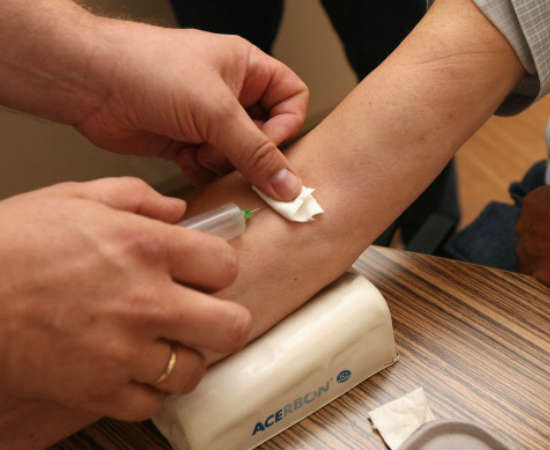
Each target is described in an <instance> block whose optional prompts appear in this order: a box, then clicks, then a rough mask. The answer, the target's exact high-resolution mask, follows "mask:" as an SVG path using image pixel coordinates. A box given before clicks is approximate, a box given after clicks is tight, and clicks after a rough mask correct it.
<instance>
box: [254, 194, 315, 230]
mask: <svg viewBox="0 0 550 450" xmlns="http://www.w3.org/2000/svg"><path fill="white" fill-rule="evenodd" d="M252 190H253V191H254V192H256V194H258V195H259V196H260V198H261V199H262V200H263V201H264V202H266V203H267V204H268V205H269V206H270V207H271V208H272V209H273V210H275V211H276V212H278V213H279V214H280V215H281V216H283V217H284V218H285V219H287V220H290V221H291V222H311V221H313V220H315V219H314V218H313V217H314V216H316V215H317V214H322V213H324V212H325V210H324V209H323V208H322V207H321V205H320V204H319V203H318V202H317V200H316V199H315V197H313V193H314V192H315V189H313V188H310V187H306V186H302V192H300V195H298V197H296V198H295V199H294V200H293V201H291V202H280V201H278V200H274V199H272V198H271V197H268V196H267V195H265V194H264V193H263V192H262V191H260V190H259V189H258V188H257V187H255V186H252Z"/></svg>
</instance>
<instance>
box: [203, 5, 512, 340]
mask: <svg viewBox="0 0 550 450" xmlns="http://www.w3.org/2000/svg"><path fill="white" fill-rule="evenodd" d="M521 73H522V69H521V66H520V64H519V62H518V60H517V58H516V56H515V54H514V53H513V51H512V49H511V48H510V47H509V46H508V44H507V43H506V41H505V40H504V38H503V37H502V36H501V35H500V34H499V33H498V32H497V31H496V30H495V29H494V28H493V27H492V25H490V24H489V23H488V22H487V21H486V19H485V18H484V17H483V16H482V15H481V13H480V12H479V11H478V10H477V9H476V8H475V6H473V4H471V3H470V2H466V1H458V0H457V1H446V2H440V3H439V4H436V6H434V10H433V11H432V12H431V13H430V14H428V16H427V17H426V18H425V19H424V20H423V22H422V23H421V24H420V25H419V26H418V27H417V29H416V30H415V31H414V32H413V34H412V35H411V36H410V37H409V38H408V39H407V40H406V41H405V42H404V43H403V44H402V45H401V47H400V48H399V49H398V50H397V51H396V52H395V53H394V54H393V55H392V56H391V57H390V58H389V59H388V60H387V61H386V62H384V64H382V66H380V67H379V68H378V69H377V70H376V71H375V72H373V73H372V74H371V75H370V76H369V77H367V79H365V80H364V81H363V82H362V83H361V84H360V85H359V87H358V88H356V89H355V90H354V91H353V92H352V93H351V94H350V95H349V96H348V98H346V99H345V100H344V102H343V103H342V104H341V105H340V106H339V107H338V108H337V109H336V110H335V111H334V112H333V113H332V114H331V115H330V116H329V117H328V118H327V119H326V120H325V121H324V122H323V123H322V124H321V125H319V126H318V127H317V128H316V129H315V130H313V131H312V132H311V133H310V134H308V135H307V136H306V137H305V138H303V139H302V140H301V141H300V142H298V143H297V144H296V145H295V146H294V147H293V148H292V149H291V150H290V151H289V152H288V156H289V158H290V160H291V161H292V163H293V164H294V165H295V167H296V168H297V169H298V170H299V172H300V173H301V174H303V179H304V181H305V184H306V185H310V186H314V187H315V188H316V189H317V191H316V194H315V195H316V197H317V198H318V199H319V201H320V203H321V204H322V205H323V207H324V208H325V210H326V213H325V214H324V215H322V216H318V217H319V218H318V219H317V220H316V221H315V222H313V223H309V224H305V225H304V224H292V223H288V222H286V221H285V220H283V219H281V218H279V217H277V216H276V215H275V214H274V213H273V212H271V211H270V210H268V209H264V210H263V211H262V212H260V213H259V215H258V216H257V217H256V218H254V219H253V220H252V221H251V222H250V225H249V228H248V230H247V232H246V233H245V235H244V236H243V237H242V238H240V239H239V240H236V241H235V245H236V246H237V248H238V249H239V250H240V255H241V262H240V267H241V269H240V274H239V277H238V279H237V281H236V283H235V284H234V285H233V286H232V287H231V288H230V289H228V290H226V291H225V292H223V293H222V295H224V296H226V297H227V298H235V299H237V300H238V301H239V302H242V303H243V304H245V305H246V306H248V307H249V308H250V309H251V311H252V314H253V316H254V323H255V328H254V332H253V335H252V337H255V336H257V335H259V334H260V333H262V332H263V331H265V330H266V329H268V328H269V327H270V326H272V325H273V324H274V323H276V322H277V321H278V320H280V319H281V318H282V317H284V316H285V315H286V314H288V313H290V312H291V311H292V310H294V309H295V308H297V307H298V306H299V305H300V304H301V303H303V302H304V301H305V300H306V299H307V298H309V297H310V296H311V295H312V294H314V293H315V292H316V291H317V290H319V289H320V288H322V287H323V286H325V285H326V284H327V283H329V282H330V281H331V280H333V279H335V278H336V277H337V276H338V275H339V274H341V273H342V272H343V271H344V270H345V269H346V268H347V267H349V265H350V264H351V263H352V262H353V260H354V259H355V258H356V257H357V256H358V255H359V254H360V252H361V251H362V250H363V249H364V248H366V247H367V246H368V244H369V243H370V242H372V241H373V240H374V239H375V238H376V237H377V235H378V234H379V233H380V232H381V231H383V230H384V228H385V227H386V226H388V225H389V224H390V223H391V222H392V221H393V220H394V219H395V218H396V217H397V216H398V215H399V214H400V213H401V212H402V211H403V210H404V209H405V208H406V207H407V206H408V205H409V204H410V203H411V202H412V201H413V200H414V199H415V198H416V197H417V196H418V195H419V194H420V193H421V192H422V191H423V190H424V189H425V188H426V187H427V186H428V185H429V183H430V182H431V181H432V180H433V179H434V178H435V176H436V175H437V174H438V172H439V171H440V170H441V169H442V168H443V167H444V165H445V164H446V163H447V162H448V160H449V159H450V157H451V156H452V155H453V154H454V152H455V151H456V150H457V149H458V148H459V146H460V145H461V144H462V143H463V142H464V141H465V140H466V139H467V138H468V137H469V136H470V135H471V134H472V133H473V132H474V131H475V130H476V129H477V128H478V127H479V126H480V125H481V124H482V123H483V122H484V121H485V120H486V119H487V118H488V117H489V116H490V114H491V113H492V112H493V111H494V110H495V109H496V107H497V106H498V105H499V103H500V102H501V101H502V100H503V99H504V97H505V96H506V94H507V93H508V92H509V91H510V90H511V89H512V88H513V87H514V85H515V84H516V83H517V81H518V80H519V78H520V76H521ZM229 199H232V200H234V201H235V200H236V201H237V203H240V204H242V205H243V206H247V207H250V206H256V205H257V204H261V202H260V201H259V200H258V199H256V198H255V197H254V195H253V194H251V193H250V192H249V190H248V188H246V186H243V185H242V181H241V180H240V178H239V176H238V175H236V174H234V175H231V176H230V177H228V178H226V179H224V180H221V181H220V182H218V183H217V184H215V185H213V186H212V187H210V188H209V189H207V190H206V192H205V193H203V194H202V195H201V196H200V197H199V198H198V199H197V202H196V203H195V205H197V206H198V207H199V208H201V209H202V208H206V207H208V206H212V205H213V204H214V203H221V202H222V201H224V200H229Z"/></svg>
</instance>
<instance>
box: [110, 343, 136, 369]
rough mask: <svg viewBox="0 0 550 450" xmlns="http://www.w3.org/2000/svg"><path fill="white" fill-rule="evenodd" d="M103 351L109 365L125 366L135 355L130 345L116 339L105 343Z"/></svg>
mask: <svg viewBox="0 0 550 450" xmlns="http://www.w3.org/2000/svg"><path fill="white" fill-rule="evenodd" d="M104 351H105V355H106V357H107V359H108V361H109V365H110V366H114V367H127V365H128V363H129V362H131V361H133V359H134V357H135V353H134V352H133V351H132V349H131V347H130V346H128V345H126V344H124V343H121V342H117V341H114V342H109V343H106V344H105V346H104Z"/></svg>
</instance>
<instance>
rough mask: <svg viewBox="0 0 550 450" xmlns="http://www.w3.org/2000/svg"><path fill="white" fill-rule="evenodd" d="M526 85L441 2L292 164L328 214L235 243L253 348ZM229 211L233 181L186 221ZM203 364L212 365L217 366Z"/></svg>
mask: <svg viewBox="0 0 550 450" xmlns="http://www.w3.org/2000/svg"><path fill="white" fill-rule="evenodd" d="M522 75H523V69H522V67H521V65H520V63H519V61H518V59H517V57H516V55H515V53H514V52H513V50H512V48H511V47H510V46H509V45H508V43H507V41H506V40H505V38H504V37H503V36H502V35H501V34H500V33H499V32H498V31H497V30H496V29H495V28H494V27H493V26H492V25H491V24H490V23H489V22H488V21H487V20H486V19H485V17H484V16H483V15H482V13H481V12H480V11H479V10H478V9H477V8H476V7H475V6H474V5H473V4H472V3H471V2H470V1H467V0H446V1H444V2H437V3H436V4H435V5H434V6H433V7H432V8H431V10H430V12H429V13H428V15H427V16H426V17H425V18H424V19H423V20H422V22H421V23H420V24H419V26H418V27H417V28H416V29H415V30H414V31H413V33H412V34H411V35H410V36H409V37H408V38H407V39H406V40H405V41H404V42H403V43H402V44H401V46H400V47H399V48H398V49H397V50H396V51H395V52H394V53H393V54H392V55H391V56H390V57H389V58H388V59H387V60H386V61H385V62H384V63H383V64H382V65H381V66H380V67H379V68H378V69H377V70H375V71H374V72H373V73H372V74H371V75H369V77H367V78H366V79H365V80H364V81H363V82H362V83H361V84H360V85H359V86H358V87H357V88H356V89H355V90H354V91H353V92H352V93H351V94H350V95H349V96H348V97H347V98H346V99H345V100H344V101H343V102H342V103H341V104H340V105H339V106H338V107H337V108H336V109H335V111H333V112H332V113H331V114H330V115H329V116H328V117H327V119H326V120H324V121H323V122H322V123H321V124H320V125H319V126H318V127H317V128H316V129H315V130H313V131H312V132H311V133H309V134H308V135H307V136H306V137H305V138H303V139H302V140H300V141H299V142H298V143H296V144H295V145H294V146H293V147H292V148H291V149H290V151H289V152H288V153H287V157H288V159H289V161H290V162H291V163H292V165H293V167H295V168H296V170H297V171H298V172H299V173H300V174H301V175H302V178H303V179H304V183H305V184H306V185H308V186H314V187H315V188H316V189H317V190H316V193H315V195H316V197H317V199H318V200H319V202H320V203H321V205H323V207H324V209H325V211H326V212H325V214H323V215H322V216H320V217H319V218H318V219H317V220H315V221H314V222H312V223H308V224H305V225H304V224H295V223H290V222H287V221H285V220H284V219H282V218H281V217H279V216H277V215H276V214H275V213H274V212H272V211H271V210H269V209H267V208H264V209H263V210H262V211H260V213H258V214H257V216H256V217H254V218H253V219H252V220H251V222H250V224H249V227H248V229H247V231H246V233H245V234H244V235H243V236H242V237H240V238H238V239H235V240H234V241H232V245H233V247H234V248H235V249H236V250H237V252H238V254H239V271H238V275H237V278H236V280H235V282H234V283H233V284H232V285H231V286H229V287H227V288H225V289H223V290H221V291H220V292H219V293H218V294H217V296H219V297H221V298H225V299H233V300H236V301H238V302H239V303H240V304H242V305H244V306H246V307H247V308H248V309H249V310H250V312H251V314H252V331H251V334H250V337H249V338H250V339H253V338H254V337H257V336H258V335H260V334H261V333H263V332H264V331H265V330H267V329H269V328H270V327H271V326H272V325H273V324H275V323H276V322H277V321H279V320H281V319H282V318H283V317H285V316H286V315H288V314H289V313H291V312H292V311H294V310H295V309H296V308H297V307H299V306H300V305H301V304H303V303H304V302H305V301H306V300H307V299H308V298H310V297H311V296H312V295H313V294H314V293H315V292H317V291H318V290H319V289H320V288H322V287H323V286H325V285H327V284H328V283H329V282H330V281H332V280H334V279H336V278H337V277H338V276H339V275H340V274H341V273H342V272H343V271H344V270H345V269H346V268H348V267H349V266H350V264H351V263H352V262H353V260H354V259H355V258H356V257H357V256H358V255H359V254H360V253H361V251H362V250H364V249H365V248H366V247H367V246H368V244H369V243H370V242H372V240H373V239H374V238H375V237H376V236H377V235H378V234H379V233H380V232H381V231H382V230H383V229H384V228H385V227H386V226H387V225H389V224H390V223H391V221H392V220H393V219H394V218H395V217H396V216H397V215H398V214H399V213H400V212H401V211H403V210H404V209H405V208H406V207H407V205H408V204H409V203H411V202H412V201H413V200H414V198H415V197H416V196H417V195H418V194H420V192H422V190H423V189H424V188H425V187H427V186H428V185H429V183H430V182H431V181H432V180H433V178H435V176H436V175H437V173H438V171H440V170H441V169H442V168H443V167H444V165H445V164H446V162H447V161H448V160H449V159H450V157H451V156H452V155H453V154H454V152H456V150H457V149H458V148H459V146H460V145H461V144H462V143H463V142H464V141H465V140H466V139H467V138H468V137H469V136H470V135H471V134H472V133H473V132H474V131H475V130H476V129H477V128H478V127H479V126H481V124H482V123H483V122H484V121H485V120H487V118H488V117H489V116H490V115H491V114H492V113H493V112H494V110H495V109H496V108H497V107H498V105H499V104H500V103H501V102H502V101H503V99H504V98H505V97H506V95H507V94H508V93H509V92H510V91H511V90H512V89H513V87H514V86H515V85H516V84H517V82H518V81H519V79H520V78H521V77H522ZM228 200H231V201H235V202H236V203H238V204H239V205H240V206H241V207H243V208H244V207H256V206H262V202H261V201H260V200H259V199H258V198H257V197H256V196H255V195H254V194H253V193H252V192H251V191H250V188H249V185H248V183H246V182H245V181H244V180H243V178H242V177H241V175H239V174H236V173H235V174H231V175H229V176H228V177H225V178H223V179H222V180H220V181H218V182H215V183H213V184H211V185H210V186H208V187H207V188H206V189H205V190H204V191H203V192H202V193H201V194H200V195H199V196H198V198H197V199H196V200H195V202H194V203H193V204H192V205H190V211H189V215H192V214H194V213H196V212H199V211H201V210H204V209H209V208H211V207H213V206H215V205H218V204H221V203H224V202H226V201H228ZM204 355H205V357H206V359H207V362H208V363H210V362H213V361H215V360H216V359H218V358H220V357H221V356H222V354H220V353H218V352H212V351H205V352H204ZM35 406H37V405H35ZM25 407H27V408H28V406H27V405H19V408H20V409H21V410H23V411H24V408H25ZM40 407H41V408H42V409H43V411H44V414H43V415H42V416H40V415H39V414H38V413H36V412H35V418H36V421H37V423H40V421H41V420H42V421H43V422H42V423H44V421H45V423H47V424H49V425H51V424H52V422H51V420H50V418H49V417H50V416H48V414H52V411H55V414H57V418H59V417H60V416H61V417H62V416H63V411H60V410H59V409H56V407H55V405H52V404H48V405H40ZM16 409H17V408H15V407H14V410H13V411H12V413H11V415H10V418H9V419H10V420H9V421H8V422H7V423H9V424H10V425H11V426H13V425H14V424H15V423H17V421H16V418H17V417H18V415H17V414H18V412H17V411H15V410H16ZM34 411H36V410H34ZM24 413H25V411H24V412H23V413H21V414H24ZM66 413H67V415H69V414H70V415H71V416H70V417H71V418H70V421H68V422H63V423H61V425H58V426H57V427H53V428H52V429H51V430H50V431H51V433H50V434H49V435H48V436H47V437H48V438H49V439H53V438H54V435H55V434H56V432H57V437H61V436H63V435H66V434H69V433H71V432H72V431H74V430H75V429H76V428H78V427H80V426H84V425H85V424H86V423H88V422H89V420H91V417H90V415H87V414H86V413H82V417H81V419H82V420H81V421H80V423H79V421H78V420H77V419H78V415H77V414H76V413H75V412H74V411H70V412H66ZM19 417H21V416H19ZM24 427H26V428H24V429H23V430H21V432H20V433H18V434H17V436H18V437H19V439H20V441H19V443H20V442H24V439H25V437H26V438H27V439H28V441H30V442H32V443H35V444H36V443H44V441H45V440H46V438H44V439H43V440H41V439H42V436H41V437H36V436H34V437H33V436H31V435H30V434H31V433H30V429H29V425H28V421H27V423H26V424H25V425H24ZM0 428H1V427H0ZM39 438H40V439H39ZM33 439H34V440H33ZM0 441H1V440H0ZM50 442H51V441H50ZM12 446H13V445H12Z"/></svg>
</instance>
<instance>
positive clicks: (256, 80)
mask: <svg viewBox="0 0 550 450" xmlns="http://www.w3.org/2000/svg"><path fill="white" fill-rule="evenodd" d="M0 44H3V45H2V48H3V51H2V54H1V55H0V81H1V83H0V103H1V104H4V105H6V106H9V107H12V108H14V109H19V110H22V111H27V112H30V113H33V114H36V115H40V116H42V117H46V118H48V119H51V120H55V121H58V122H62V123H66V124H70V125H73V126H74V127H75V128H76V129H77V130H78V131H80V132H81V133H82V134H84V136H86V137H87V138H89V139H90V140H91V141H92V142H94V143H96V144H97V145H99V146H100V147H102V148H105V149H107V150H111V151H114V152H118V153H134V154H139V155H148V156H155V157H162V158H166V159H169V160H172V161H174V162H176V163H177V164H178V165H179V166H180V167H181V169H182V171H183V172H184V173H185V174H186V175H187V176H188V177H189V178H190V179H192V180H194V181H197V182H203V181H206V180H208V179H210V178H211V177H212V175H213V174H214V173H223V172H226V171H227V170H228V169H230V168H231V164H229V162H230V163H232V164H233V165H234V166H235V167H236V168H237V169H238V170H239V171H240V172H241V173H242V174H244V175H245V177H246V178H247V179H248V180H249V181H250V182H251V183H252V184H255V185H256V186H257V187H258V188H260V189H261V190H263V191H264V192H265V193H266V194H268V195H270V196H271V197H274V198H279V199H281V200H292V199H294V198H295V197H296V196H297V195H298V193H299V191H300V188H301V181H300V179H299V178H297V177H296V176H294V175H293V172H294V169H293V168H292V166H291V165H290V163H289V162H288V161H287V160H286V159H285V157H284V156H283V154H282V153H281V152H279V151H278V149H277V147H276V145H278V144H280V143H281V142H283V141H285V140H286V139H288V138H290V137H292V136H294V135H295V134H296V133H297V132H298V130H299V129H300V127H301V125H302V124H303V121H304V119H305V113H306V108H307V103H308V99H309V93H308V90H307V87H306V86H305V84H304V83H303V82H302V81H301V80H300V79H299V78H298V76H297V75H296V74H294V73H293V72H292V71H291V70H290V69H289V68H288V67H286V66H285V65H284V64H283V63H281V62H280V61H277V60H275V59H274V58H272V57H270V56H268V55H266V54H265V53H263V52H262V51H260V50H259V49H258V48H257V47H255V46H253V45H251V44H250V43H248V42H247V41H245V40H244V39H242V38H239V37H237V36H224V35H218V34H213V33H206V32H201V31H197V30H175V29H168V28H160V27H155V26H150V25H145V24H139V23H133V22H126V21H122V20H111V19H106V18H101V17H96V16H94V15H93V14H90V13H88V12H87V11H85V10H84V9H83V8H81V7H79V6H78V5H76V4H74V3H73V2H72V1H70V0H4V1H2V3H1V4H0ZM247 112H248V113H249V114H250V115H249V114H247Z"/></svg>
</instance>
